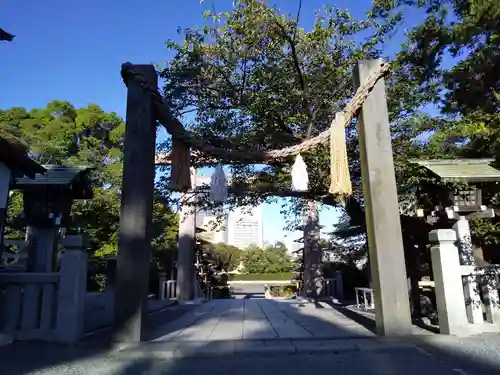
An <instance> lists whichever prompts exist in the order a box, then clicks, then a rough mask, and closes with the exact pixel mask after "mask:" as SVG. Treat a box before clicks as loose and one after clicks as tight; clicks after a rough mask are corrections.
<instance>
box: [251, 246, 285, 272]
mask: <svg viewBox="0 0 500 375" xmlns="http://www.w3.org/2000/svg"><path fill="white" fill-rule="evenodd" d="M242 262H243V265H244V267H245V271H246V272H248V273H283V272H290V271H291V270H292V269H293V263H292V261H291V260H290V257H289V256H288V253H287V250H286V248H285V247H284V246H279V244H278V246H269V247H267V248H265V249H261V248H259V247H256V246H250V247H249V248H248V249H246V250H244V251H243V252H242Z"/></svg>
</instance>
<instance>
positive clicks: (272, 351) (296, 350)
mask: <svg viewBox="0 0 500 375" xmlns="http://www.w3.org/2000/svg"><path fill="white" fill-rule="evenodd" d="M405 347H406V348H415V347H416V345H414V344H411V343H408V342H405V341H403V340H379V339H353V340H343V339H335V340H319V339H312V340H311V339H309V340H221V341H215V342H210V343H207V342H206V341H190V342H179V341H177V342H173V341H172V342H154V343H141V344H138V345H135V346H129V347H127V348H124V349H121V350H119V351H117V352H115V353H113V354H112V355H111V357H113V358H136V359H153V360H154V359H156V360H161V359H170V358H190V357H207V356H208V357H212V356H235V355H242V356H249V355H259V356H268V355H269V356H273V355H279V354H318V353H329V354H339V355H340V354H349V353H353V352H374V351H384V350H391V349H395V348H398V349H402V348H405Z"/></svg>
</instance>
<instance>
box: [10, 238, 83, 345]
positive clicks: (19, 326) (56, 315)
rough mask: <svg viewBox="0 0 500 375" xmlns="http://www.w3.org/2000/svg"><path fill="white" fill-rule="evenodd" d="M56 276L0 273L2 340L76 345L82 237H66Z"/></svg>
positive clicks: (80, 325)
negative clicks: (73, 343) (41, 341)
mask: <svg viewBox="0 0 500 375" xmlns="http://www.w3.org/2000/svg"><path fill="white" fill-rule="evenodd" d="M63 245H64V247H65V249H66V251H65V252H64V254H63V255H62V257H61V268H60V271H59V272H58V273H34V272H0V298H1V299H2V301H1V303H0V306H1V307H2V308H1V309H0V310H1V311H0V332H1V333H2V336H3V338H4V340H5V339H6V340H43V341H56V342H66V343H71V342H76V341H78V340H79V339H80V338H81V337H82V336H83V334H84V327H83V322H84V310H85V294H86V286H87V253H86V246H85V244H84V239H83V236H67V237H66V238H65V239H64V240H63Z"/></svg>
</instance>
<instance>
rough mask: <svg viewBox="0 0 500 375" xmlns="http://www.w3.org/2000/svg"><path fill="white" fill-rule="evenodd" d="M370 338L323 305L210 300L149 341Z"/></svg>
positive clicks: (356, 325)
mask: <svg viewBox="0 0 500 375" xmlns="http://www.w3.org/2000/svg"><path fill="white" fill-rule="evenodd" d="M367 336H370V337H372V336H374V335H373V333H372V332H370V331H369V330H368V329H367V328H365V327H363V326H362V325H360V324H358V323H356V322H354V321H352V320H351V319H349V318H346V317H345V316H344V315H342V314H341V313H340V312H338V311H337V310H335V309H333V308H330V307H329V306H328V305H326V304H318V305H316V306H315V305H314V304H311V303H302V302H299V301H294V300H292V301H273V300H266V299H228V300H212V301H209V302H207V303H205V304H202V305H201V306H199V307H198V308H197V309H195V310H193V311H191V312H190V313H188V314H186V315H183V316H181V317H180V318H179V319H177V320H175V321H173V322H170V323H168V324H166V325H165V326H163V327H160V328H158V329H156V330H154V331H153V332H152V333H151V334H150V340H152V341H206V342H211V341H217V340H269V339H314V338H330V339H331V338H345V337H358V338H359V337H367Z"/></svg>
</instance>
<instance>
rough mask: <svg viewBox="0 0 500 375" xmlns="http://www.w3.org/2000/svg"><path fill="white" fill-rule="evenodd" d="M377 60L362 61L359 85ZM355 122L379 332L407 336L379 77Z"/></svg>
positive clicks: (388, 143)
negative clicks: (356, 123) (356, 122)
mask: <svg viewBox="0 0 500 375" xmlns="http://www.w3.org/2000/svg"><path fill="white" fill-rule="evenodd" d="M380 65H381V62H380V60H363V61H360V62H359V63H358V65H357V67H356V69H355V72H354V81H355V86H356V87H359V86H361V85H362V84H363V82H364V81H365V79H367V78H368V77H369V76H370V75H371V74H372V73H374V72H375V71H377V70H378V68H379V67H380ZM358 124H359V125H358V133H359V149H360V163H361V176H362V182H363V195H364V204H365V214H366V228H367V234H368V248H369V253H370V255H369V259H370V267H371V276H372V282H373V294H374V299H375V320H376V324H377V333H378V334H379V335H383V336H400V335H408V334H411V333H412V324H411V318H410V302H409V298H408V284H407V279H406V267H405V258H404V250H403V237H402V235H401V223H400V218H399V204H398V193H397V190H396V177H395V174H394V161H393V157H392V144H391V132H390V127H389V113H388V109H387V99H386V96H385V84H384V80H383V79H381V80H379V81H378V83H377V84H376V85H375V87H374V88H373V90H372V91H371V93H370V94H369V95H368V97H367V99H366V100H365V102H364V104H363V107H362V109H361V115H360V117H359V118H358Z"/></svg>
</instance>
